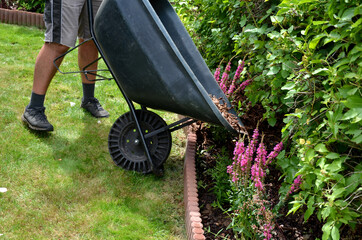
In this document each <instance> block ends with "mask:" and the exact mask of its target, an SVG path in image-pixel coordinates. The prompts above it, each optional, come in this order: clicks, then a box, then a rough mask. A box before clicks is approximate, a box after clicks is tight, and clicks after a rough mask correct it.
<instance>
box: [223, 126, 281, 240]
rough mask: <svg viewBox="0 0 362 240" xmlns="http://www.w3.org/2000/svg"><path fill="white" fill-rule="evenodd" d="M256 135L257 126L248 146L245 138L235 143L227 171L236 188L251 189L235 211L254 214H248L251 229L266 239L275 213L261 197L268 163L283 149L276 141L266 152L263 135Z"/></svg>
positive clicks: (257, 131) (244, 191)
mask: <svg viewBox="0 0 362 240" xmlns="http://www.w3.org/2000/svg"><path fill="white" fill-rule="evenodd" d="M259 137H260V134H259V130H258V128H256V129H255V130H254V131H253V135H252V137H251V140H250V142H249V144H248V145H247V146H245V144H244V139H242V140H239V141H238V142H236V143H235V148H234V152H233V154H234V157H233V163H232V164H231V165H230V166H228V167H227V172H228V174H229V175H230V179H231V182H232V183H233V184H234V186H235V187H236V189H237V191H238V192H243V193H246V192H247V191H249V190H251V191H252V192H251V195H249V197H248V198H249V200H246V199H244V200H246V202H250V201H251V203H250V205H248V207H244V208H242V209H239V210H237V211H236V212H235V214H241V213H242V212H243V214H245V216H248V217H250V214H251V215H253V214H254V215H253V216H252V217H251V219H254V220H255V221H254V223H255V225H254V228H255V229H254V230H255V231H256V232H258V233H259V234H261V235H263V236H264V240H269V239H271V238H272V231H273V229H274V223H273V218H274V217H273V213H272V211H271V210H270V209H269V208H268V207H267V206H268V201H267V200H265V199H264V200H263V195H264V194H265V186H264V180H265V177H266V174H267V169H268V165H269V164H270V163H271V162H272V161H273V160H274V159H275V158H276V157H277V156H278V154H279V153H280V151H281V150H282V149H283V143H282V142H280V143H278V144H277V145H276V146H275V147H274V149H273V150H272V151H271V152H270V153H268V152H267V149H266V146H265V144H264V141H263V140H264V137H261V141H260V143H259ZM250 187H251V188H250ZM247 189H249V190H247ZM244 197H245V196H244Z"/></svg>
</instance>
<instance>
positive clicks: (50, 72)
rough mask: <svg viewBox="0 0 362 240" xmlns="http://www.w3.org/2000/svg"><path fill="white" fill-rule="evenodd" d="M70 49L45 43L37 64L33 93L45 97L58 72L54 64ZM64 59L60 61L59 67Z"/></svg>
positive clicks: (56, 44)
mask: <svg viewBox="0 0 362 240" xmlns="http://www.w3.org/2000/svg"><path fill="white" fill-rule="evenodd" d="M68 49H69V47H67V46H63V45H60V44H58V43H44V45H43V47H42V48H41V50H40V52H39V54H38V57H37V58H36V62H35V69H34V82H33V92H34V93H36V94H39V95H45V94H46V92H47V90H48V87H49V84H50V82H51V80H52V79H53V77H54V75H55V73H56V72H57V69H56V67H55V66H54V64H53V61H54V59H55V58H57V57H59V56H60V55H62V54H64V53H65V52H66V51H67V50H68ZM62 60H63V59H62V58H61V59H59V60H58V62H57V65H58V66H59V65H60V64H61V62H62Z"/></svg>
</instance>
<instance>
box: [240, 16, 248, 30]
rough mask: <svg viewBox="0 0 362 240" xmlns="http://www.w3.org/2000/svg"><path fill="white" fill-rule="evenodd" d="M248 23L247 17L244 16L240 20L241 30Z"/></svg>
mask: <svg viewBox="0 0 362 240" xmlns="http://www.w3.org/2000/svg"><path fill="white" fill-rule="evenodd" d="M246 21H247V18H246V16H245V15H244V16H242V17H241V20H240V22H239V25H240V27H241V28H242V27H244V26H245V24H246Z"/></svg>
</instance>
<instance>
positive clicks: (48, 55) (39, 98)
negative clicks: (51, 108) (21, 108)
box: [22, 43, 69, 131]
mask: <svg viewBox="0 0 362 240" xmlns="http://www.w3.org/2000/svg"><path fill="white" fill-rule="evenodd" d="M68 49H69V47H66V46H63V45H60V44H58V43H44V45H43V47H42V48H41V50H40V52H39V54H38V57H37V59H36V62H35V68H34V79H33V90H32V94H31V99H30V103H29V105H28V106H27V107H26V109H25V112H24V114H23V116H22V119H23V121H24V122H25V123H27V124H28V126H29V127H30V128H31V129H34V130H38V131H53V129H54V128H53V126H52V125H51V124H50V123H49V122H48V120H47V117H46V116H45V113H44V112H45V107H44V100H45V94H46V92H47V90H48V87H49V84H50V82H51V80H52V79H53V77H54V75H55V73H56V71H57V69H56V67H55V66H54V64H53V61H54V59H55V58H56V57H58V56H60V55H61V54H63V53H65V52H66V51H67V50H68ZM62 60H63V59H59V60H58V62H57V65H58V66H59V65H60V64H61V62H62Z"/></svg>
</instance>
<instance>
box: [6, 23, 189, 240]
mask: <svg viewBox="0 0 362 240" xmlns="http://www.w3.org/2000/svg"><path fill="white" fill-rule="evenodd" d="M42 44H43V32H42V31H41V30H38V29H35V28H27V27H20V26H13V25H7V24H0V159H1V163H0V187H5V188H7V189H8V191H7V192H6V193H0V234H3V235H0V239H1V238H2V239H132V240H134V239H162V240H163V239H185V231H184V220H183V203H182V201H183V199H182V191H183V180H182V175H183V173H182V170H183V159H182V158H183V151H184V148H185V147H184V139H185V138H184V136H183V133H182V131H176V132H174V133H172V134H173V146H172V152H171V155H170V157H169V159H168V160H167V162H166V164H165V169H166V172H165V176H164V177H162V178H157V177H155V176H153V175H152V174H150V175H142V174H138V173H135V172H130V171H125V170H123V169H121V168H119V167H117V166H115V165H114V164H113V161H112V160H111V157H110V155H109V153H108V147H107V144H108V143H107V138H108V132H109V130H110V128H111V126H112V124H113V122H114V121H115V120H116V119H117V118H118V117H119V116H120V115H121V114H123V113H125V112H127V111H128V107H127V105H126V103H125V101H124V99H123V96H122V95H121V92H120V91H119V90H118V87H117V86H116V84H115V82H114V81H102V82H98V83H97V87H96V97H97V98H98V99H99V100H100V102H101V103H102V105H103V106H104V108H105V109H107V110H108V111H109V112H110V114H111V116H110V118H107V119H100V120H99V119H94V118H93V117H91V116H90V115H88V114H87V113H85V112H83V111H82V110H81V109H80V108H79V105H80V101H81V97H82V89H81V81H80V78H79V75H78V74H70V75H62V74H57V75H56V77H55V78H54V79H53V81H52V84H51V86H50V88H49V91H48V93H47V97H46V102H45V105H46V107H47V109H46V114H47V116H48V119H49V121H50V122H51V123H52V124H53V125H54V127H55V131H54V132H52V133H50V134H38V133H36V132H34V131H31V130H29V129H28V128H27V127H26V126H25V125H24V124H23V123H22V122H21V115H22V113H23V111H24V108H25V106H26V105H27V104H28V102H29V99H30V93H31V87H32V74H33V68H34V61H35V58H36V56H37V54H38V51H39V49H40V48H41V46H42ZM76 57H77V56H76V53H74V54H73V53H72V54H70V55H69V56H67V57H66V59H65V60H64V64H63V65H62V69H63V70H64V71H72V70H76V68H77V64H76V62H77V60H76ZM158 113H159V114H160V115H161V116H162V117H163V118H164V119H165V120H166V121H167V122H168V123H170V122H173V121H175V120H176V116H175V114H171V113H164V112H158Z"/></svg>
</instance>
